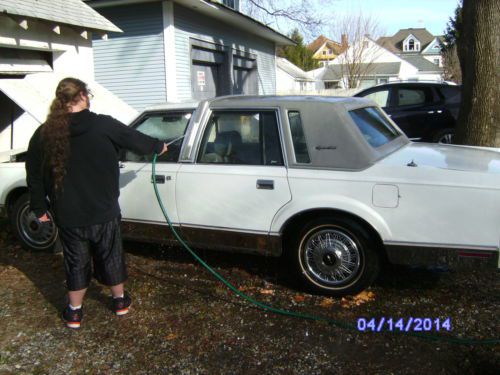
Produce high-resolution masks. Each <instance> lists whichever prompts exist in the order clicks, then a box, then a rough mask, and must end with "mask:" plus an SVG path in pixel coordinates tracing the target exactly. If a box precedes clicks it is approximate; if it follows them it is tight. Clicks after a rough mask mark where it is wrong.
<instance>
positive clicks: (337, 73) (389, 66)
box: [318, 62, 432, 81]
mask: <svg viewBox="0 0 500 375" xmlns="http://www.w3.org/2000/svg"><path fill="white" fill-rule="evenodd" d="M431 64H432V63H431ZM360 65H361V66H360V71H361V72H364V74H363V76H365V77H366V76H377V75H386V76H391V75H398V74H399V70H400V67H401V63H400V62H387V63H372V64H366V63H363V64H360ZM342 73H343V72H342V65H340V64H330V65H328V66H326V67H325V71H324V73H323V74H322V75H320V76H319V77H318V78H319V79H320V80H322V81H338V80H339V79H341V78H342V76H343V75H345V74H342ZM344 73H345V72H344Z"/></svg>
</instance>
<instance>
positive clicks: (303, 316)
mask: <svg viewBox="0 0 500 375" xmlns="http://www.w3.org/2000/svg"><path fill="white" fill-rule="evenodd" d="M157 158H158V155H157V154H154V157H153V162H152V179H151V180H152V181H153V187H154V191H155V194H156V199H157V200H158V204H159V206H160V208H161V211H162V213H163V216H164V217H165V219H166V221H167V223H168V225H169V227H170V230H171V231H172V233H173V234H174V237H175V238H176V239H177V240H178V241H179V243H180V244H181V245H182V246H183V247H184V248H185V249H186V250H187V251H188V252H189V253H190V254H191V255H192V256H193V257H194V258H195V259H196V260H197V261H198V262H199V263H200V264H201V265H202V266H203V267H205V268H206V269H207V270H208V271H209V272H210V273H211V274H212V275H214V276H215V277H216V278H217V279H218V280H219V281H221V282H222V283H223V284H224V285H226V286H227V287H228V288H229V289H230V290H231V291H232V292H233V293H235V294H236V295H238V296H240V297H242V298H243V299H245V300H247V301H248V302H250V303H251V304H252V305H254V306H257V307H258V308H260V309H263V310H266V311H270V312H273V313H275V314H280V315H285V316H289V317H294V318H299V319H306V320H312V321H317V322H325V323H328V324H329V325H333V326H337V327H340V328H346V329H350V330H354V331H357V332H359V330H358V329H357V326H356V325H354V324H352V323H346V322H342V321H338V320H334V319H329V318H326V317H321V316H316V315H310V314H303V313H298V312H294V311H290V310H284V309H280V308H276V307H273V306H270V305H268V304H265V303H262V302H260V301H257V300H255V299H254V298H252V297H250V296H248V295H247V294H245V293H243V292H241V291H240V290H239V289H238V288H236V287H235V286H234V285H233V284H231V283H230V282H229V281H227V280H226V279H225V278H224V277H222V276H221V275H220V274H219V273H218V272H217V271H215V270H214V269H213V268H212V267H210V266H209V265H208V264H207V263H206V262H205V261H204V260H203V259H201V258H200V257H199V256H198V254H196V252H195V251H194V250H193V249H191V247H190V246H189V245H188V244H187V243H186V242H185V241H184V240H183V239H182V237H181V236H180V235H179V234H178V233H177V231H176V230H175V228H174V226H173V225H172V222H171V221H170V218H169V217H168V213H167V210H166V208H165V206H164V205H163V201H162V199H161V197H160V193H159V191H158V186H157V184H156V161H157ZM385 332H391V333H403V334H406V335H409V336H413V337H419V338H423V339H427V340H433V341H444V342H448V343H452V344H461V345H498V344H500V339H486V340H478V339H469V338H459V337H447V336H437V335H429V334H421V333H418V332H411V331H410V332H404V331H403V332H400V331H385Z"/></svg>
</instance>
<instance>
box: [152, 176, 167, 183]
mask: <svg viewBox="0 0 500 375" xmlns="http://www.w3.org/2000/svg"><path fill="white" fill-rule="evenodd" d="M165 180H166V179H165V176H163V175H156V176H155V181H156V183H157V184H164V183H165ZM151 183H153V176H151Z"/></svg>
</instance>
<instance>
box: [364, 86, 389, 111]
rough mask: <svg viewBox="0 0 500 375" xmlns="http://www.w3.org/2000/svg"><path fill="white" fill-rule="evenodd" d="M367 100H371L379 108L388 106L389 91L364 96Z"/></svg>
mask: <svg viewBox="0 0 500 375" xmlns="http://www.w3.org/2000/svg"><path fill="white" fill-rule="evenodd" d="M365 98H367V99H371V100H373V101H374V102H375V103H377V105H379V106H381V107H387V106H389V89H384V90H379V91H375V92H372V93H370V94H368V95H366V96H365Z"/></svg>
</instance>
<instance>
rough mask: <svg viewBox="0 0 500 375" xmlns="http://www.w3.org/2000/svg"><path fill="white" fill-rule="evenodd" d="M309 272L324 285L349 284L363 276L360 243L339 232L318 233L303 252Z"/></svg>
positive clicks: (314, 234)
mask: <svg viewBox="0 0 500 375" xmlns="http://www.w3.org/2000/svg"><path fill="white" fill-rule="evenodd" d="M302 262H303V265H304V268H305V271H306V272H307V273H308V274H309V275H310V276H311V277H313V278H314V279H316V280H317V281H319V282H320V283H321V284H324V285H327V286H338V285H343V284H346V283H349V281H350V280H352V279H353V278H354V277H356V276H357V275H358V273H359V269H360V252H359V248H358V245H356V242H354V240H353V239H352V238H351V237H349V236H348V235H347V234H346V233H344V232H342V231H340V230H337V229H323V230H320V231H317V232H314V233H313V234H312V235H311V236H310V237H309V238H308V239H307V241H306V242H305V245H304V246H303V251H302Z"/></svg>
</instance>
